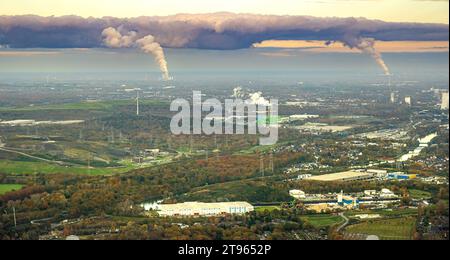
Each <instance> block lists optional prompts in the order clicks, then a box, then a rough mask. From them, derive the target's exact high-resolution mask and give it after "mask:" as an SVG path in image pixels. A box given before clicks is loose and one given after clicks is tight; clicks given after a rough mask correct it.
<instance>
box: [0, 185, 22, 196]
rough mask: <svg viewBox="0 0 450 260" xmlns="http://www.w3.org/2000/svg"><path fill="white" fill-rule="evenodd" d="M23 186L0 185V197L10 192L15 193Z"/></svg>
mask: <svg viewBox="0 0 450 260" xmlns="http://www.w3.org/2000/svg"><path fill="white" fill-rule="evenodd" d="M22 187H23V185H20V184H0V195H3V194H6V193H8V192H11V191H17V190H20V189H22Z"/></svg>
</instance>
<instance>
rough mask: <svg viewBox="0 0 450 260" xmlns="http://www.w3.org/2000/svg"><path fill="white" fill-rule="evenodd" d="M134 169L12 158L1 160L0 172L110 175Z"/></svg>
mask: <svg viewBox="0 0 450 260" xmlns="http://www.w3.org/2000/svg"><path fill="white" fill-rule="evenodd" d="M130 170H132V168H131V167H120V168H91V169H89V168H87V167H64V166H60V165H56V164H50V163H45V162H17V161H10V160H1V161H0V172H1V173H6V174H37V173H44V174H58V173H68V174H91V175H108V174H117V173H124V172H128V171H130Z"/></svg>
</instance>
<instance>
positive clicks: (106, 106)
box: [0, 100, 168, 112]
mask: <svg viewBox="0 0 450 260" xmlns="http://www.w3.org/2000/svg"><path fill="white" fill-rule="evenodd" d="M140 104H141V105H143V106H144V105H167V104H168V103H166V102H164V101H155V100H141V101H140ZM126 105H134V101H133V100H114V101H98V102H80V103H67V104H55V105H42V106H33V107H10V108H0V111H3V112H27V111H39V110H41V111H42V110H103V111H106V110H112V109H113V108H115V107H117V106H126Z"/></svg>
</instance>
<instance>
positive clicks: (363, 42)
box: [342, 37, 391, 76]
mask: <svg viewBox="0 0 450 260" xmlns="http://www.w3.org/2000/svg"><path fill="white" fill-rule="evenodd" d="M342 42H343V43H344V45H345V46H347V47H349V48H351V49H354V48H356V49H358V50H360V51H361V52H364V53H367V54H369V55H370V56H372V58H374V59H375V61H376V62H377V64H378V65H379V66H380V67H381V69H382V70H383V72H384V74H385V75H387V76H389V75H391V72H390V70H389V67H388V66H387V64H386V62H385V61H384V60H383V57H382V56H381V53H380V52H379V51H378V50H377V49H376V48H375V39H373V38H362V37H346V38H345V39H344V40H342Z"/></svg>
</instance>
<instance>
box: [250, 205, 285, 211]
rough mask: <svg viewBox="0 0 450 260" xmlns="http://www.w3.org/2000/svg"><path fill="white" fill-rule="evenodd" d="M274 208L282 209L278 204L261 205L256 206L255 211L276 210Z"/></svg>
mask: <svg viewBox="0 0 450 260" xmlns="http://www.w3.org/2000/svg"><path fill="white" fill-rule="evenodd" d="M274 210H281V208H280V207H278V206H260V207H255V211H256V212H265V211H269V212H271V211H274Z"/></svg>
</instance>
